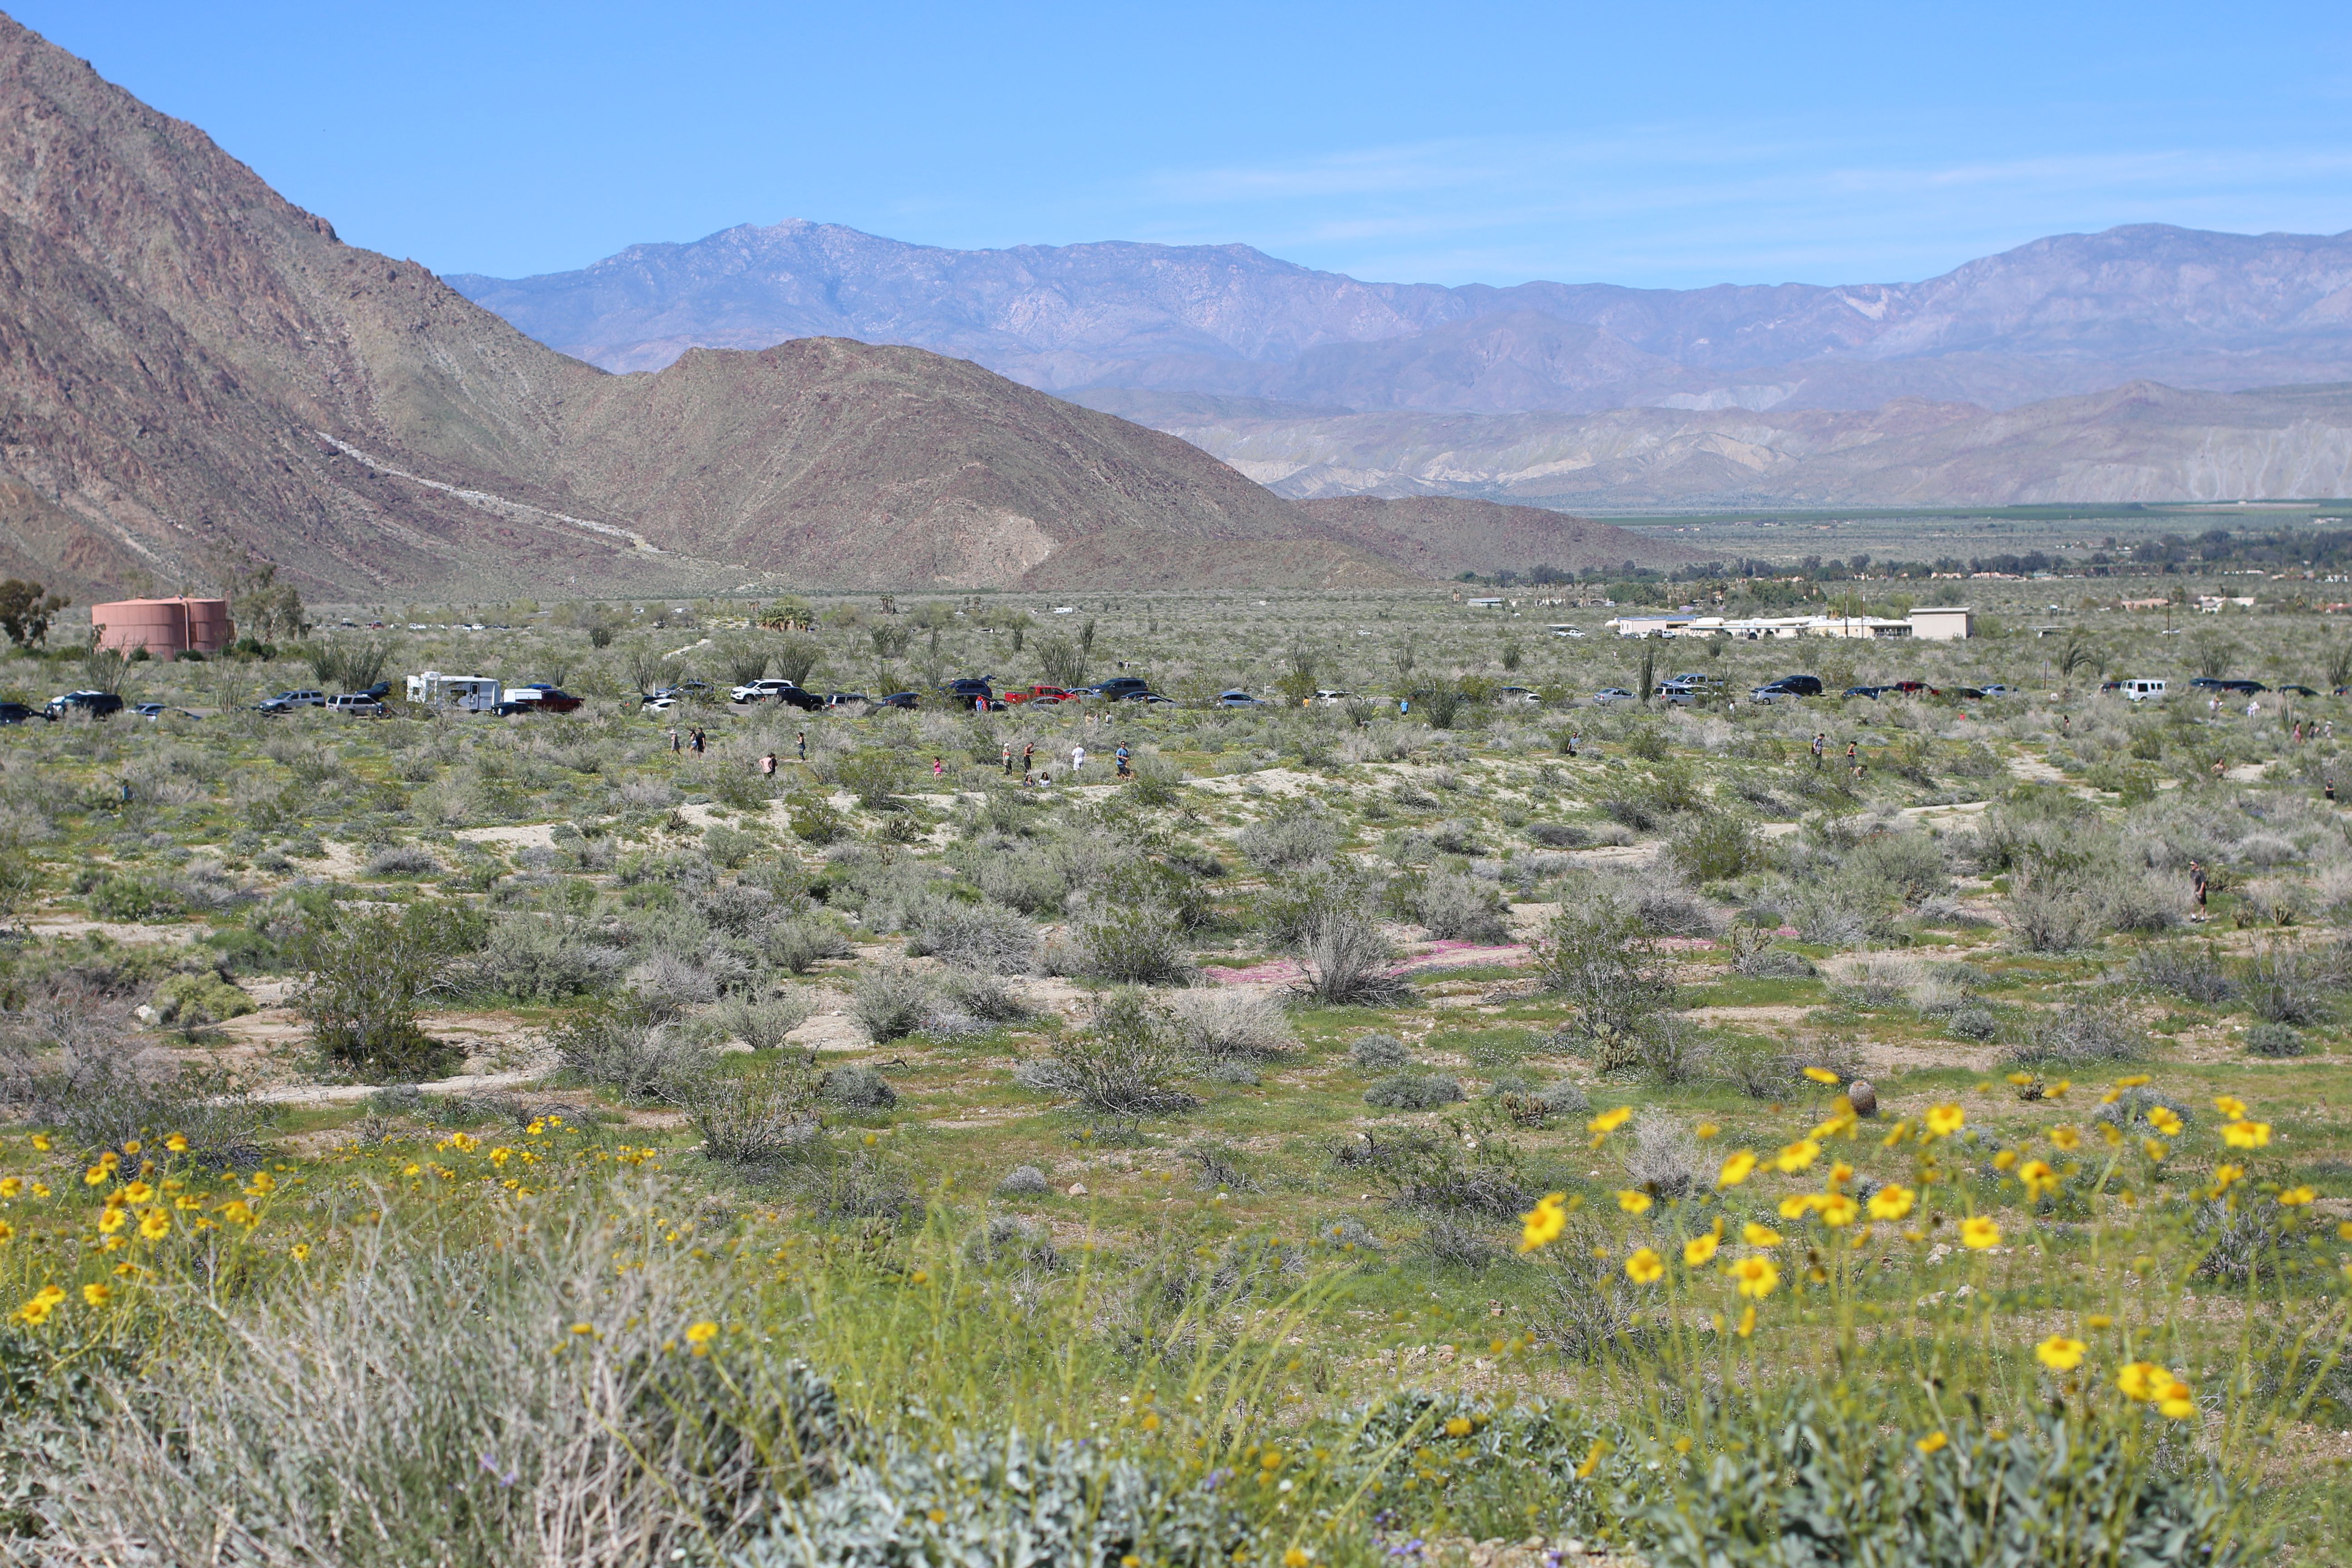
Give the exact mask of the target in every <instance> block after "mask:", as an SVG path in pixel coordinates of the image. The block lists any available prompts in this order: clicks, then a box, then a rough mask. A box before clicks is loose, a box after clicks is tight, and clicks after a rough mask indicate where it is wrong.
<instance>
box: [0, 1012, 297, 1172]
mask: <svg viewBox="0 0 2352 1568" xmlns="http://www.w3.org/2000/svg"><path fill="white" fill-rule="evenodd" d="M35 1022H38V1020H37V1019H36V1020H35ZM39 1035H40V1036H46V1037H47V1038H46V1040H44V1041H42V1042H41V1043H42V1044H43V1045H44V1046H45V1047H46V1048H43V1049H40V1050H38V1051H34V1052H26V1053H25V1054H23V1055H18V1054H16V1053H15V1052H10V1053H8V1054H7V1056H6V1057H5V1058H0V1108H5V1110H7V1111H8V1112H9V1113H11V1114H12V1116H14V1117H20V1118H21V1119H22V1120H24V1121H29V1122H31V1123H33V1124H34V1125H36V1126H41V1127H48V1128H51V1129H54V1130H55V1131H58V1132H59V1133H61V1134H63V1135H64V1138H65V1139H66V1141H67V1142H68V1143H69V1144H70V1145H71V1147H72V1148H73V1149H74V1151H75V1152H77V1153H79V1154H80V1155H82V1156H83V1157H84V1158H88V1159H95V1158H96V1157H97V1156H99V1155H100V1154H105V1153H113V1154H115V1155H117V1156H119V1157H121V1158H123V1159H125V1160H127V1161H129V1162H131V1163H132V1164H133V1165H135V1164H136V1163H137V1158H136V1157H135V1156H131V1155H126V1154H124V1152H123V1149H124V1145H126V1144H128V1143H131V1142H143V1143H145V1144H147V1145H148V1146H149V1147H150V1148H152V1146H153V1144H154V1143H155V1142H156V1141H158V1140H160V1139H163V1138H167V1137H169V1136H170V1135H171V1134H173V1133H174V1132H176V1133H179V1134H180V1135H181V1136H182V1137H184V1138H185V1139H186V1140H187V1142H188V1148H187V1151H186V1152H185V1154H184V1156H183V1157H184V1159H186V1160H187V1161H189V1162H191V1163H202V1164H205V1165H211V1166H215V1167H223V1166H241V1165H249V1164H251V1163H254V1162H256V1161H257V1160H258V1159H259V1158H260V1157H261V1144H260V1136H261V1133H262V1131H263V1130H264V1129H266V1128H268V1126H269V1124H270V1123H271V1121H274V1120H275V1119H276V1116H277V1108H276V1107H274V1106H271V1105H269V1104H267V1103H266V1102H264V1101H261V1100H256V1099H254V1098H253V1097H252V1095H251V1094H250V1093H249V1092H248V1091H247V1089H246V1088H245V1087H244V1085H243V1084H241V1083H240V1082H239V1081H238V1080H237V1079H236V1076H235V1075H234V1074H232V1073H230V1072H229V1071H227V1070H226V1069H225V1068H218V1067H214V1066H210V1065H201V1064H195V1063H184V1062H180V1061H177V1060H174V1059H173V1058H172V1057H170V1056H169V1055H167V1054H165V1053H163V1052H161V1051H149V1050H144V1049H142V1048H141V1047H139V1046H138V1045H137V1044H136V1043H135V1042H133V1041H131V1040H128V1039H125V1038H123V1037H121V1036H119V1035H117V1034H115V1033H114V1032H113V1031H112V1030H111V1029H110V1028H106V1027H104V1026H97V1027H92V1028H89V1029H73V1028H70V1027H69V1028H67V1029H63V1030H59V1029H45V1030H40V1031H39ZM149 1157H150V1158H152V1157H153V1156H152V1155H150V1156H149Z"/></svg>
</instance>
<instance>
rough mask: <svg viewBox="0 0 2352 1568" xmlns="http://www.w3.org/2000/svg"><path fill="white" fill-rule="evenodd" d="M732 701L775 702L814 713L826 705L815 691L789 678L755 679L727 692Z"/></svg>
mask: <svg viewBox="0 0 2352 1568" xmlns="http://www.w3.org/2000/svg"><path fill="white" fill-rule="evenodd" d="M727 700H729V701H730V702H775V703H780V704H782V706H784V707H786V708H797V709H799V710H801V711H802V712H803V713H813V712H814V711H815V710H818V709H820V708H822V707H824V698H822V697H819V696H818V695H816V693H814V692H813V691H803V690H802V689H800V687H799V686H798V685H796V684H795V683H793V682H792V681H789V680H754V681H752V682H751V683H750V684H749V685H745V686H739V687H737V688H735V689H734V690H732V691H730V692H729V693H728V694H727Z"/></svg>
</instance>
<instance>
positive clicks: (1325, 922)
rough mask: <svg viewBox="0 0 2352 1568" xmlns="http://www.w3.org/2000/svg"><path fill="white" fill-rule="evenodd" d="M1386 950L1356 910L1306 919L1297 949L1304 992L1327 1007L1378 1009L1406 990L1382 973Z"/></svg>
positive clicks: (1384, 940) (1380, 935) (1376, 929)
mask: <svg viewBox="0 0 2352 1568" xmlns="http://www.w3.org/2000/svg"><path fill="white" fill-rule="evenodd" d="M1391 954H1392V950H1391V948H1390V946H1389V939H1388V935H1387V933H1386V932H1384V931H1381V928H1380V924H1379V922H1378V921H1374V920H1373V919H1372V918H1371V916H1370V915H1368V914H1366V913H1364V912H1363V911H1362V910H1357V909H1346V908H1341V909H1330V910H1324V911H1322V912H1321V913H1320V914H1318V915H1316V916H1315V917H1313V918H1312V920H1311V921H1310V922H1309V923H1308V925H1307V931H1306V934H1305V938H1304V940H1303V941H1302V942H1301V943H1300V951H1299V955H1298V956H1299V964H1300V967H1301V968H1303V969H1305V970H1306V972H1307V994H1309V995H1311V996H1313V997H1314V998H1315V999H1316V1000H1317V1001H1318V1002H1321V1003H1323V1004H1324V1005H1327V1006H1332V1007H1349V1006H1378V1005H1381V1004H1383V1003H1388V1002H1392V1001H1394V1000H1395V999H1396V998H1398V997H1399V996H1401V995H1403V994H1406V992H1407V991H1408V990H1409V987H1408V986H1407V985H1406V984H1405V982H1404V981H1403V980H1402V979H1401V978H1399V977H1397V976H1395V975H1392V974H1391V973H1388V963H1389V960H1390V958H1391Z"/></svg>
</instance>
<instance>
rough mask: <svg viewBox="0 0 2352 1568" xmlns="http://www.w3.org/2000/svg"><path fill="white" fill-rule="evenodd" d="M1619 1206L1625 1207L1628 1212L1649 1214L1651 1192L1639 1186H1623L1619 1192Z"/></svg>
mask: <svg viewBox="0 0 2352 1568" xmlns="http://www.w3.org/2000/svg"><path fill="white" fill-rule="evenodd" d="M1617 1206H1618V1207H1619V1208H1621V1209H1623V1210H1624V1211H1625V1212H1626V1213H1627V1214H1648V1213H1649V1212H1650V1194H1647V1193H1645V1192H1642V1191H1640V1190H1639V1189H1638V1188H1633V1187H1625V1188H1622V1189H1620V1190H1619V1192H1618V1194H1617Z"/></svg>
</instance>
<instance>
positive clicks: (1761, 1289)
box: [1731, 1257, 1780, 1301]
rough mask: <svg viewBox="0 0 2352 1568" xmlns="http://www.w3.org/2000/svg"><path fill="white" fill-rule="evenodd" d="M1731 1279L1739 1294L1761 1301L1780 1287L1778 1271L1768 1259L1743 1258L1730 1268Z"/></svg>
mask: <svg viewBox="0 0 2352 1568" xmlns="http://www.w3.org/2000/svg"><path fill="white" fill-rule="evenodd" d="M1731 1278H1732V1279H1733V1281H1734V1282H1735V1283H1736V1284H1738V1287H1739V1293H1740V1294H1741V1295H1743V1296H1747V1297H1750V1298H1752V1299H1754V1300H1759V1301H1760V1300H1763V1299H1764V1298H1765V1297H1767V1296H1769V1295H1770V1294H1771V1293H1772V1292H1773V1291H1775V1290H1777V1289H1780V1266H1779V1265H1777V1264H1775V1263H1774V1262H1773V1261H1772V1260H1771V1259H1770V1258H1757V1257H1749V1258H1741V1259H1740V1260H1739V1261H1738V1262H1737V1263H1735V1264H1733V1265H1732V1266H1731Z"/></svg>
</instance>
